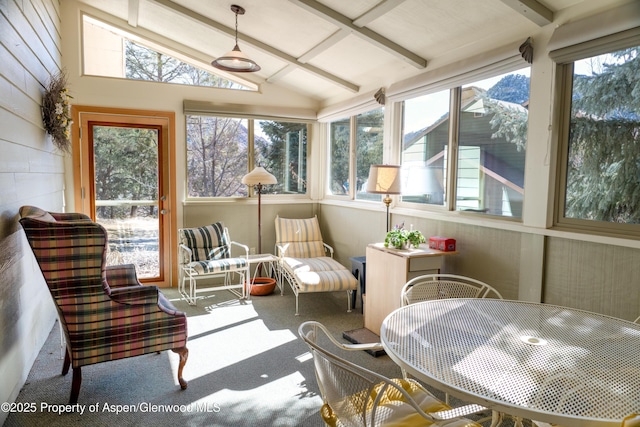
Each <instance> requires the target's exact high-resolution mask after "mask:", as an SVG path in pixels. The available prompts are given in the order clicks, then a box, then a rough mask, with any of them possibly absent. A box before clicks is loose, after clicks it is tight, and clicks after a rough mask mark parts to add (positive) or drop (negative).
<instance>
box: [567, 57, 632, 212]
mask: <svg viewBox="0 0 640 427" xmlns="http://www.w3.org/2000/svg"><path fill="white" fill-rule="evenodd" d="M639 53H640V48H638V47H635V48H630V49H623V50H620V51H618V52H614V53H612V54H610V55H605V56H601V57H599V58H600V59H602V58H604V62H602V63H601V64H598V63H597V62H595V64H596V65H597V67H595V68H594V69H593V72H592V73H591V74H590V75H575V77H574V82H573V93H574V97H573V102H572V109H571V110H572V111H571V123H570V146H569V157H568V162H567V190H566V201H565V203H566V209H565V216H567V217H569V218H583V219H591V220H597V221H607V222H620V223H632V224H638V223H640V160H639V159H640V58H639V57H638V54H639Z"/></svg>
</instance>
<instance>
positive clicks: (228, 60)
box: [211, 45, 260, 73]
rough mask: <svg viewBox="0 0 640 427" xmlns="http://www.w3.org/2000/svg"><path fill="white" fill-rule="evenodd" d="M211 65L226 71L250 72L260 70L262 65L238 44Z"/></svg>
mask: <svg viewBox="0 0 640 427" xmlns="http://www.w3.org/2000/svg"><path fill="white" fill-rule="evenodd" d="M211 65H213V66H214V67H216V68H218V69H220V70H224V71H235V72H236V73H248V72H253V71H260V66H259V65H258V64H256V63H255V61H253V60H251V59H249V57H248V56H247V55H246V54H245V53H244V52H242V51H241V50H240V48H239V47H238V45H236V46H235V47H234V48H233V50H232V51H230V52H227V53H225V54H224V55H223V56H221V57H219V58H218V59H216V60H214V61H213V62H212V63H211Z"/></svg>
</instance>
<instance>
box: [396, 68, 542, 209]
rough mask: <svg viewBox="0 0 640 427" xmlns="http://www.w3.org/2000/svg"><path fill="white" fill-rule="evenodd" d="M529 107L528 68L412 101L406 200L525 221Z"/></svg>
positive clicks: (406, 135) (406, 129) (407, 106)
mask: <svg viewBox="0 0 640 427" xmlns="http://www.w3.org/2000/svg"><path fill="white" fill-rule="evenodd" d="M452 101H455V102H452ZM528 102H529V68H528V67H527V68H524V69H521V70H518V71H514V72H510V73H507V74H502V75H497V76H492V77H490V78H484V79H482V80H477V81H474V82H472V83H468V84H465V85H463V86H460V87H454V88H451V89H447V90H441V91H437V92H433V93H429V94H426V95H422V96H418V97H415V98H411V99H407V100H405V101H404V103H403V138H402V147H401V160H402V180H403V186H402V196H401V197H402V199H401V200H402V202H408V203H417V204H423V205H432V206H443V207H446V208H447V209H448V210H459V211H467V212H476V213H484V214H489V215H497V216H503V217H521V216H522V202H523V199H524V166H525V151H526V141H527V123H528V109H527V107H528ZM456 106H457V107H456ZM452 123H453V124H457V127H456V128H455V129H451V124H452ZM449 153H457V156H455V158H450V155H449ZM448 183H455V185H448ZM448 192H451V194H449V193H448ZM454 194H455V197H453V195H454Z"/></svg>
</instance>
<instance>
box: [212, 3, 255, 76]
mask: <svg viewBox="0 0 640 427" xmlns="http://www.w3.org/2000/svg"><path fill="white" fill-rule="evenodd" d="M231 11H232V12H233V13H235V14H236V45H235V46H234V48H233V50H231V51H230V52H227V53H225V54H224V55H223V56H221V57H219V58H217V59H215V60H214V61H212V62H211V65H213V66H214V67H216V68H218V69H220V70H224V71H232V72H236V73H250V72H253V71H260V66H259V65H258V64H256V63H255V61H253V60H251V59H249V57H248V56H247V55H246V54H244V53H243V52H242V51H240V48H239V47H238V15H244V12H245V10H244V8H243V7H242V6H238V5H237V4H232V5H231Z"/></svg>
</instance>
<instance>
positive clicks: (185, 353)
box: [171, 347, 189, 390]
mask: <svg viewBox="0 0 640 427" xmlns="http://www.w3.org/2000/svg"><path fill="white" fill-rule="evenodd" d="M171 351H173V352H174V353H178V354H179V355H180V363H179V364H178V382H179V383H180V388H181V389H182V390H186V389H187V382H186V381H185V380H184V378H182V370H183V369H184V365H185V364H186V363H187V358H188V357H189V349H188V348H187V347H181V348H172V349H171Z"/></svg>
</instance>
